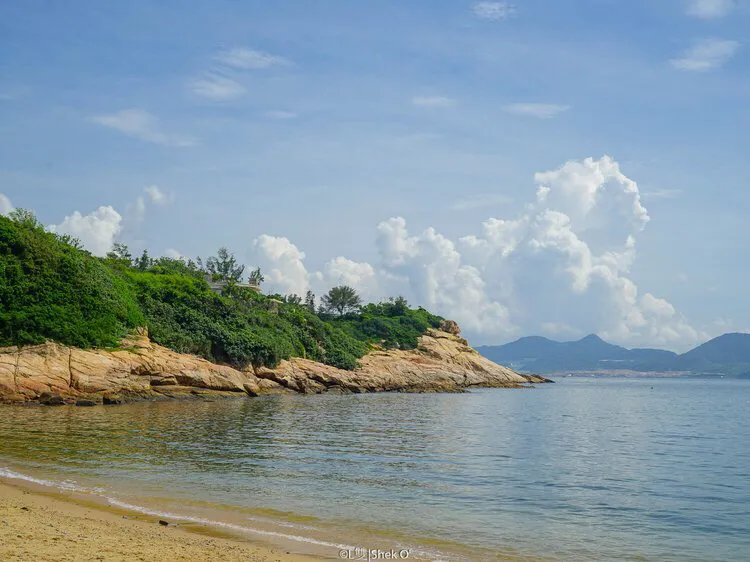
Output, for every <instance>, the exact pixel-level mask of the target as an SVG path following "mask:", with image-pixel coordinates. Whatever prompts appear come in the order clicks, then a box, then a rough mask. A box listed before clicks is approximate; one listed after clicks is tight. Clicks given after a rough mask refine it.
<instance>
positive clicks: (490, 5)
mask: <svg viewBox="0 0 750 562" xmlns="http://www.w3.org/2000/svg"><path fill="white" fill-rule="evenodd" d="M471 11H472V12H474V15H476V16H477V17H480V18H482V19H486V20H492V21H500V20H504V19H508V18H509V17H511V16H512V15H513V14H515V13H516V7H515V6H514V5H513V4H509V3H508V2H477V3H476V4H474V5H473V6H472V7H471Z"/></svg>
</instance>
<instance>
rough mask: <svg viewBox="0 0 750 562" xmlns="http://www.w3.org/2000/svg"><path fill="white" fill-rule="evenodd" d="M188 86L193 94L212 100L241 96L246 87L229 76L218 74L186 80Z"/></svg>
mask: <svg viewBox="0 0 750 562" xmlns="http://www.w3.org/2000/svg"><path fill="white" fill-rule="evenodd" d="M188 88H189V89H190V91H191V92H193V93H194V94H195V95H197V96H200V97H203V98H207V99H210V100H213V101H226V100H231V99H235V98H238V97H240V96H242V95H243V94H244V93H245V92H246V91H247V90H246V88H245V87H244V86H243V85H242V84H240V83H239V82H237V81H236V80H232V79H231V78H227V77H226V76H220V75H218V74H207V75H205V76H203V77H202V78H196V79H194V80H191V81H190V82H188Z"/></svg>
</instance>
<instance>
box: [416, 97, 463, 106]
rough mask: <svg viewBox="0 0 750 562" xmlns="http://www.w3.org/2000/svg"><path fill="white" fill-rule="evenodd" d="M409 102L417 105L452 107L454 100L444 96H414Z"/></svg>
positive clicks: (454, 103)
mask: <svg viewBox="0 0 750 562" xmlns="http://www.w3.org/2000/svg"><path fill="white" fill-rule="evenodd" d="M411 103H413V104H414V105H417V106H419V107H453V106H454V105H456V100H455V99H453V98H448V97H445V96H416V97H413V98H412V100H411Z"/></svg>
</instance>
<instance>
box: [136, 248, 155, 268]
mask: <svg viewBox="0 0 750 562" xmlns="http://www.w3.org/2000/svg"><path fill="white" fill-rule="evenodd" d="M152 263H153V260H152V259H151V258H150V257H149V255H148V250H143V253H142V254H141V257H140V258H136V259H135V266H136V267H137V268H138V269H140V270H141V271H146V270H148V268H149V267H151V264H152Z"/></svg>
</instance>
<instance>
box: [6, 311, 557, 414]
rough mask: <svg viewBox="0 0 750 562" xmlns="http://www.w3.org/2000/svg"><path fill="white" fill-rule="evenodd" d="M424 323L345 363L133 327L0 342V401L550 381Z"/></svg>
mask: <svg viewBox="0 0 750 562" xmlns="http://www.w3.org/2000/svg"><path fill="white" fill-rule="evenodd" d="M441 328H442V329H441V330H430V331H429V332H428V333H426V334H424V335H423V336H422V337H421V338H420V340H419V346H418V347H417V349H414V350H385V349H375V350H373V351H371V352H370V353H369V354H367V355H366V356H364V357H363V358H362V359H361V361H360V367H359V368H358V369H356V370H354V371H345V370H341V369H337V368H335V367H331V366H328V365H323V364H321V363H316V362H314V361H310V360H307V359H301V358H293V359H290V360H288V361H282V362H281V363H280V364H279V365H278V366H277V367H276V368H273V369H270V368H265V367H261V368H258V369H254V370H253V369H250V370H246V371H240V370H237V369H234V368H232V367H228V366H225V365H217V364H214V363H211V362H209V361H207V360H205V359H202V358H199V357H196V356H193V355H186V354H181V353H176V352H174V351H172V350H169V349H167V348H165V347H162V346H159V345H156V344H154V343H153V342H151V341H150V340H149V338H148V334H147V333H146V332H145V331H140V332H139V333H138V334H136V335H135V336H133V337H132V338H130V339H128V340H126V341H124V342H123V345H122V347H121V348H119V349H117V350H112V351H108V350H83V349H78V348H74V347H68V346H64V345H60V344H57V343H52V342H48V343H46V344H42V345H37V346H26V347H22V348H16V347H6V348H0V401H3V402H17V403H23V402H38V403H41V404H48V405H56V404H58V405H62V404H78V405H80V406H90V405H96V404H102V403H104V404H118V403H122V402H128V401H132V400H140V399H164V398H181V397H202V396H207V395H209V396H210V395H213V396H217V395H227V396H231V395H250V396H258V395H262V394H272V393H301V394H319V393H323V392H338V393H361V392H389V391H396V392H458V391H461V390H464V389H466V388H470V387H498V388H521V387H524V386H528V385H529V384H531V383H542V382H549V381H547V379H544V378H543V377H537V376H534V375H520V374H518V373H516V372H514V371H512V370H510V369H508V368H506V367H502V366H500V365H497V364H496V363H493V362H492V361H490V360H489V359H486V358H485V357H483V356H481V355H480V354H479V353H478V352H477V351H475V350H474V349H472V348H471V347H470V346H469V345H468V344H467V342H466V340H465V339H463V338H461V337H460V334H459V331H458V327H457V326H456V325H455V323H452V322H446V323H445V324H444V325H443V326H441Z"/></svg>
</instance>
